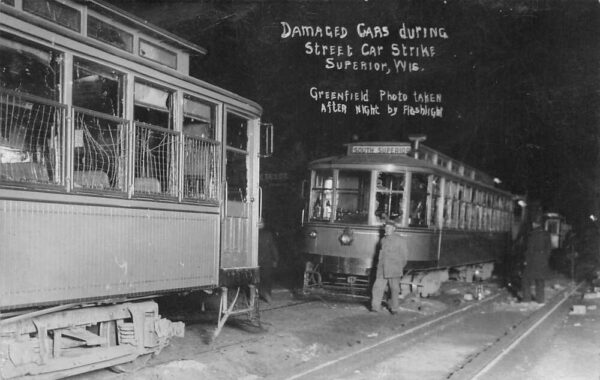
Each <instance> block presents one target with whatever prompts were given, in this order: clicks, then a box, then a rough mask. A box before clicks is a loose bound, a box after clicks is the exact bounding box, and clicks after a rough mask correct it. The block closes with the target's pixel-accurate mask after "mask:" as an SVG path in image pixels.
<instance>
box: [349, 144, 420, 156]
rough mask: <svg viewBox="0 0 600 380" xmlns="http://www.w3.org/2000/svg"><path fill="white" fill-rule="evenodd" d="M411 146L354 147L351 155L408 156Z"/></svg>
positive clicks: (351, 149)
mask: <svg viewBox="0 0 600 380" xmlns="http://www.w3.org/2000/svg"><path fill="white" fill-rule="evenodd" d="M410 150H411V146H410V145H408V144H407V145H352V146H350V152H349V154H408V153H409V152H410Z"/></svg>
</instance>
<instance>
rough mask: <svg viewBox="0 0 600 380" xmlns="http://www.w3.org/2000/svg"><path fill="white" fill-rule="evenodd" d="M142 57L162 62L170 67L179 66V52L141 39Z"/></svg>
mask: <svg viewBox="0 0 600 380" xmlns="http://www.w3.org/2000/svg"><path fill="white" fill-rule="evenodd" d="M139 45H140V46H139V54H140V57H144V58H147V59H149V60H152V61H155V62H158V63H162V64H163V65H166V66H169V67H170V68H173V69H176V68H177V54H175V53H174V52H172V51H170V50H167V49H165V48H162V47H160V46H158V45H155V44H153V43H150V42H148V41H144V40H142V39H140V44H139Z"/></svg>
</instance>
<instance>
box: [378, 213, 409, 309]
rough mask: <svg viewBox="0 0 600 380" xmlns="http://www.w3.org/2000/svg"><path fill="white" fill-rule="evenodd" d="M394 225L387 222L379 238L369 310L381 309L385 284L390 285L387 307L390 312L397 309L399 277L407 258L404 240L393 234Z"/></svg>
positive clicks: (402, 272)
mask: <svg viewBox="0 0 600 380" xmlns="http://www.w3.org/2000/svg"><path fill="white" fill-rule="evenodd" d="M395 230H396V225H395V224H394V223H393V222H387V223H386V225H385V235H384V236H383V238H381V248H380V250H379V261H378V262H377V273H376V277H375V283H373V289H372V290H371V311H375V312H378V311H381V301H382V300H383V293H384V292H385V288H386V285H389V287H390V300H389V302H388V307H389V309H390V312H391V313H392V314H394V313H396V311H397V310H398V294H399V293H400V278H401V277H402V275H403V274H404V267H405V266H406V260H407V255H408V252H407V246H406V240H405V239H403V238H402V237H400V235H397V234H394V231H395Z"/></svg>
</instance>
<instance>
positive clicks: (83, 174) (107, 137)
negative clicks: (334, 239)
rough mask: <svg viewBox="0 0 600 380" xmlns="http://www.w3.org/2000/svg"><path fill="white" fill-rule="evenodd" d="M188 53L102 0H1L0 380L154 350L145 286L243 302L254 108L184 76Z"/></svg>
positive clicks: (249, 246)
mask: <svg viewBox="0 0 600 380" xmlns="http://www.w3.org/2000/svg"><path fill="white" fill-rule="evenodd" d="M205 53H206V51H205V50H204V49H203V48H202V47H200V46H197V45H195V44H192V43H190V42H188V41H186V40H184V39H181V38H179V37H177V36H175V35H172V34H171V33H169V32H167V31H164V30H162V29H160V28H157V27H155V26H152V25H151V24H148V23H147V22H146V21H144V20H141V19H138V18H137V17H135V16H133V15H131V14H128V13H126V12H124V11H122V10H120V9H118V8H115V7H113V6H111V5H109V4H106V3H104V2H102V1H96V0H86V1H84V0H81V1H71V0H61V1H54V0H1V1H0V242H1V243H0V244H1V246H0V247H1V248H0V259H1V260H0V264H1V265H0V378H3V379H5V378H13V377H21V376H26V375H34V376H37V377H39V378H46V377H48V378H57V377H64V376H69V375H73V374H76V373H81V372H85V371H88V370H91V369H97V368H101V367H107V366H114V365H118V364H121V363H125V362H128V361H131V360H133V359H135V358H136V357H138V356H140V355H144V354H152V353H154V352H157V351H159V350H160V349H161V348H162V347H163V346H164V345H165V344H167V342H168V339H169V338H170V337H171V336H173V335H181V334H183V325H182V324H181V323H172V322H170V321H168V320H166V319H164V318H161V316H160V315H159V313H158V307H157V304H156V303H155V302H153V301H152V298H153V297H155V296H158V295H163V294H168V293H177V292H189V291H194V290H206V291H208V292H214V291H221V301H222V304H221V309H220V316H219V327H220V326H221V325H222V324H223V323H224V321H225V319H226V317H227V316H228V315H230V314H233V313H235V312H236V311H238V312H244V313H253V312H254V311H255V307H256V297H255V295H256V292H255V290H254V289H255V288H254V285H255V284H256V283H257V281H258V260H257V236H258V230H257V226H258V219H259V214H260V209H259V207H260V206H259V204H260V202H259V196H260V192H259V188H258V173H259V167H258V165H259V154H265V153H266V152H265V151H263V152H259V147H260V146H261V142H260V136H261V128H262V126H261V122H260V115H261V112H262V110H261V108H260V106H259V105H258V104H255V103H253V102H252V101H249V100H247V99H244V98H242V97H240V96H237V95H235V94H233V93H231V92H228V91H226V90H224V89H221V88H219V87H216V86H214V85H210V84H208V83H206V82H204V81H201V80H199V79H196V78H193V77H190V75H189V66H190V57H191V56H193V55H200V56H201V55H204V54H205ZM265 128H267V129H268V130H269V131H271V127H270V126H267V127H265ZM269 141H271V140H270V139H269ZM267 150H270V146H269V147H267ZM240 287H244V288H245V290H246V292H247V291H248V289H249V290H250V291H249V293H250V296H249V297H246V298H244V297H235V299H242V298H244V299H245V300H246V304H244V305H237V306H236V305H235V304H232V303H231V302H230V301H231V300H232V299H233V298H234V297H231V296H229V297H228V296H227V291H228V290H236V289H237V292H238V293H239V289H240ZM246 292H245V293H246ZM199 307H200V305H199Z"/></svg>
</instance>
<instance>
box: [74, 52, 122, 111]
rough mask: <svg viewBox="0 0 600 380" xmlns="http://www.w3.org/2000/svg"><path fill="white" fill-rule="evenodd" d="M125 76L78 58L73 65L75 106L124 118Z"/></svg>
mask: <svg viewBox="0 0 600 380" xmlns="http://www.w3.org/2000/svg"><path fill="white" fill-rule="evenodd" d="M124 83H125V80H124V75H123V74H121V73H119V72H117V71H115V70H113V69H111V68H108V67H105V66H102V65H99V64H97V63H92V62H87V61H84V60H81V59H78V58H75V59H74V63H73V105H74V106H76V107H82V108H87V109H89V110H93V111H98V112H102V113H105V114H108V115H112V116H119V117H122V116H123V86H124Z"/></svg>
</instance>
